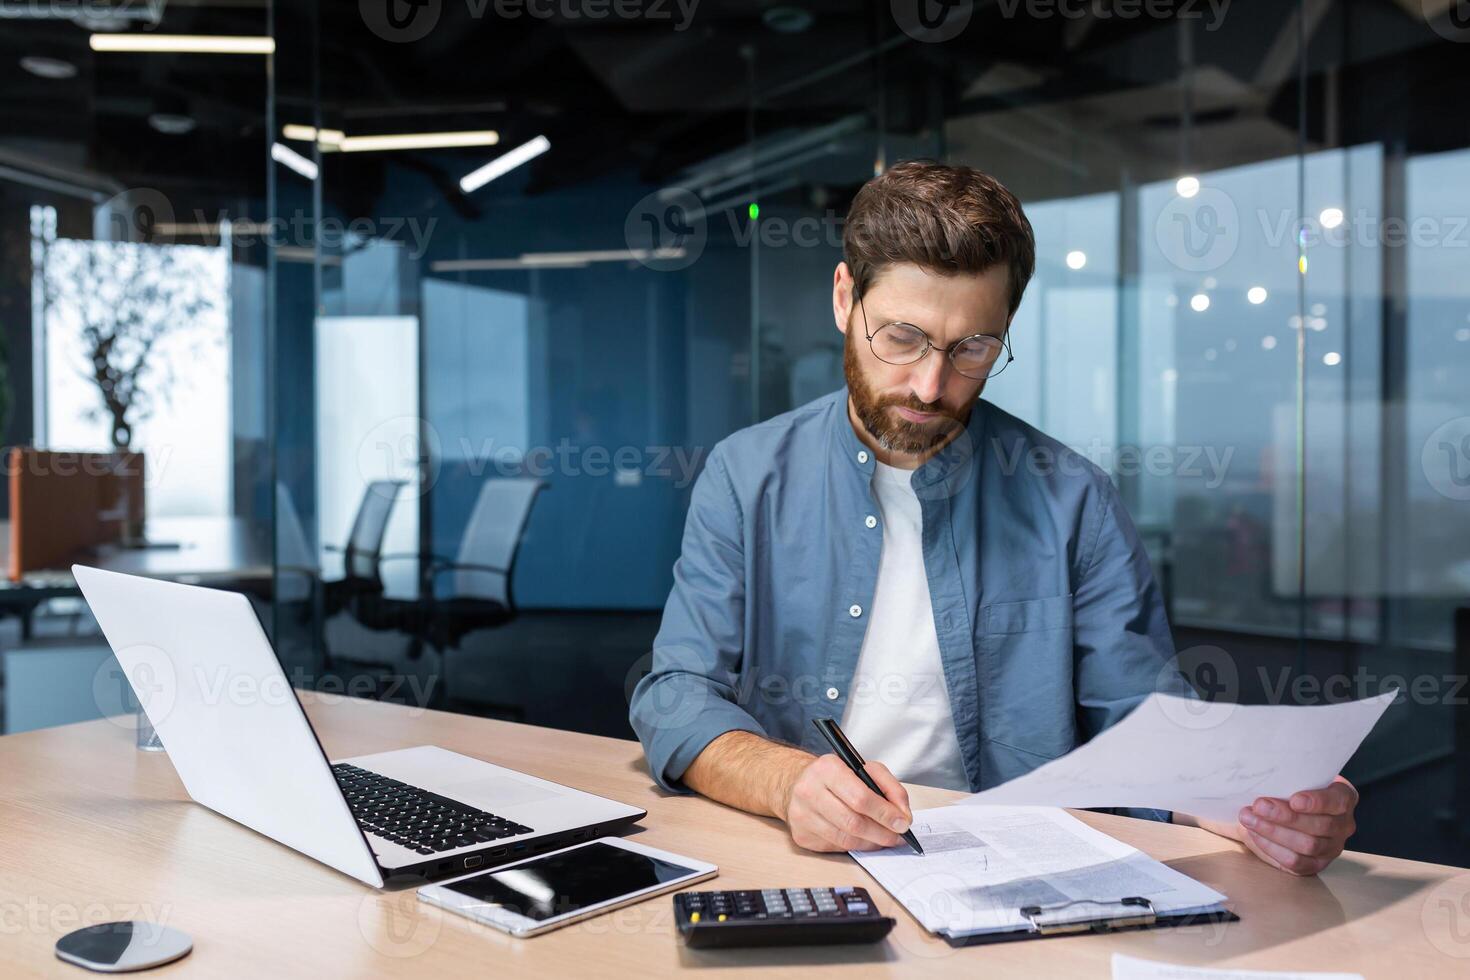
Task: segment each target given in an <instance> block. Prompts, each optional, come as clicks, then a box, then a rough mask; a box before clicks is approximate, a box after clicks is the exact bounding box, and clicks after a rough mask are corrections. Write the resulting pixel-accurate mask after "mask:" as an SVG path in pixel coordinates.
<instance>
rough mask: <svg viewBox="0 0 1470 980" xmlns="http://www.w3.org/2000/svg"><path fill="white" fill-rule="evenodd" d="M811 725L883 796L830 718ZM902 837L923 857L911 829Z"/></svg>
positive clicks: (865, 783) (864, 780)
mask: <svg viewBox="0 0 1470 980" xmlns="http://www.w3.org/2000/svg"><path fill="white" fill-rule="evenodd" d="M812 724H813V725H816V726H817V731H819V732H821V733H822V736H823V737H824V738H825V739H826V740H827V742H828V744H830V745H831V746H832V751H833V752H836V753H837V758H839V759H841V760H842V761H843V762H845V763H847V768H849V769H851V770H852V771H853V772H855V773H857V778H859V779H861V780H862V781H863V785H865V786H867V787H868V789H870V790H872V791H873V792H874V793H877V794H878V795H879V796H883V791H882V790H881V789H879V788H878V784H877V783H875V782H873V777H872V776H869V775H868V770H867V769H865V768H863V767H864V766H865V765H866V763H865V762H863V757H862V756H860V755H858V750H857V749H856V748H854V747H853V744H852V743H851V742H849V741H848V740H847V736H846V735H844V734H842V729H841V728H839V727H837V722H835V721H833V720H832V719H831V718H814V719H812ZM883 799H885V800H886V799H888V797H886V796H883ZM902 836H903V839H904V841H905V842H907V843H908V845H909V847H912V848H913V849H914V853H915V854H918V855H920V856H922V855H923V853H924V849H923V848H922V847H920V846H919V838H917V837H915V836H914V832H913V830H912V829H909V830H905V831H904V832H903V835H902Z"/></svg>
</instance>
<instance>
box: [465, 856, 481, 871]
mask: <svg viewBox="0 0 1470 980" xmlns="http://www.w3.org/2000/svg"><path fill="white" fill-rule="evenodd" d="M484 863H485V858H484V857H483V856H482V855H479V854H471V855H470V856H469V857H467V858H465V859H464V868H465V870H466V871H468V870H469V869H471V868H478V867H479V866H480V865H482V864H484Z"/></svg>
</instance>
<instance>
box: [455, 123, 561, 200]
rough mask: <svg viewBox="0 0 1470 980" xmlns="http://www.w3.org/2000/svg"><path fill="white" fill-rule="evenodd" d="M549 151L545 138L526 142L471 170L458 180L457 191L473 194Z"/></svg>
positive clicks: (549, 144)
mask: <svg viewBox="0 0 1470 980" xmlns="http://www.w3.org/2000/svg"><path fill="white" fill-rule="evenodd" d="M549 149H551V140H549V139H547V138H546V137H545V136H538V137H536V138H535V139H533V140H528V141H527V142H525V143H522V144H521V145H520V146H518V147H516V148H515V149H514V150H510V151H508V152H506V153H502V154H501V155H500V156H498V157H496V158H495V159H494V160H491V161H490V162H489V163H487V164H485V165H484V166H483V167H480V168H479V169H478V170H472V171H470V172H469V173H467V174H465V175H464V176H463V177H461V178H460V179H459V189H460V190H462V191H464V192H465V193H466V194H470V193H473V192H474V191H477V190H479V189H480V188H481V187H484V186H485V185H486V184H488V183H490V181H492V180H494V179H495V178H496V177H500V176H502V175H504V174H506V173H508V172H509V171H511V170H514V169H515V168H516V167H519V166H520V165H521V164H523V163H526V162H528V161H530V160H534V159H535V158H536V157H539V156H540V155H541V154H543V153H545V152H546V151H547V150H549Z"/></svg>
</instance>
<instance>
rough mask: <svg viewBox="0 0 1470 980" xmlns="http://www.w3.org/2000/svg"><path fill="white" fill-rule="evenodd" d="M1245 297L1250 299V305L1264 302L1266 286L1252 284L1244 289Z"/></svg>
mask: <svg viewBox="0 0 1470 980" xmlns="http://www.w3.org/2000/svg"><path fill="white" fill-rule="evenodd" d="M1245 298H1246V299H1248V300H1250V302H1251V305H1252V306H1260V305H1261V304H1262V303H1264V302H1266V287H1265V286H1252V287H1251V288H1250V289H1248V290H1246V294H1245Z"/></svg>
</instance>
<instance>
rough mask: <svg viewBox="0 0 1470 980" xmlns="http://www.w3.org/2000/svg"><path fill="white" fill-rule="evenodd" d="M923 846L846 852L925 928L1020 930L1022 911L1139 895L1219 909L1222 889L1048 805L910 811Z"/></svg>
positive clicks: (1105, 905)
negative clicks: (917, 850) (920, 849)
mask: <svg viewBox="0 0 1470 980" xmlns="http://www.w3.org/2000/svg"><path fill="white" fill-rule="evenodd" d="M912 829H913V831H914V833H915V835H917V836H918V838H919V843H920V844H921V845H922V846H923V848H924V853H923V855H918V854H915V853H914V852H913V851H912V850H910V849H909V846H908V845H907V844H902V845H900V846H898V847H893V848H888V849H887V850H882V851H867V852H861V851H853V852H851V853H852V856H853V857H854V858H856V859H857V862H858V863H859V864H861V865H862V866H863V868H864V869H865V870H867V872H868V873H869V874H871V875H872V876H873V877H874V878H876V879H877V880H878V883H879V884H880V885H882V886H883V887H884V888H885V889H886V890H887V891H888V893H889V894H890V895H892V896H893V897H894V899H896V900H897V901H898V902H900V903H901V904H902V905H903V906H904V908H906V909H908V910H909V912H910V914H912V915H913V916H914V918H916V919H918V920H919V923H920V924H921V925H922V926H923V927H924V928H925V929H928V930H929V931H930V932H933V933H937V934H939V935H944V936H951V937H956V938H958V937H962V936H973V935H980V934H983V933H994V932H1014V931H1017V930H1022V929H1025V930H1029V929H1030V928H1031V922H1030V920H1028V919H1027V918H1026V916H1024V915H1023V914H1022V912H1021V909H1022V908H1023V907H1025V906H1042V907H1043V908H1044V909H1047V910H1048V914H1049V915H1050V916H1051V917H1052V918H1053V919H1054V920H1055V918H1056V917H1057V916H1064V917H1067V918H1075V919H1077V920H1084V919H1096V918H1099V917H1104V916H1109V915H1117V914H1118V913H1119V911H1120V910H1119V909H1118V908H1117V907H1116V906H1117V902H1118V900H1119V899H1122V898H1129V897H1135V896H1136V897H1141V898H1146V899H1148V900H1149V901H1150V902H1151V903H1152V905H1153V909H1154V912H1155V914H1157V915H1182V914H1186V913H1191V912H1208V911H1216V910H1218V909H1220V908H1221V907H1222V906H1221V904H1220V903H1221V902H1223V901H1224V900H1225V896H1224V895H1221V894H1220V893H1219V892H1217V891H1215V890H1214V889H1212V888H1207V887H1206V886H1204V885H1202V884H1200V883H1199V882H1197V881H1195V880H1194V879H1192V878H1189V877H1187V876H1185V875H1183V874H1180V873H1179V872H1178V871H1175V870H1174V869H1172V868H1170V867H1168V866H1167V865H1164V864H1160V863H1159V862H1158V861H1155V860H1154V859H1153V858H1151V857H1149V856H1148V855H1146V854H1144V853H1143V852H1141V851H1139V850H1137V849H1136V848H1133V847H1130V846H1129V845H1127V844H1124V843H1123V842H1121V841H1118V840H1114V839H1113V838H1111V837H1109V836H1108V835H1107V834H1104V833H1101V832H1099V831H1096V830H1093V829H1092V828H1091V827H1089V826H1087V825H1086V824H1085V823H1083V822H1082V821H1080V820H1078V819H1077V818H1076V817H1073V816H1072V815H1071V814H1068V813H1065V812H1063V811H1061V810H1058V809H1055V808H1052V807H999V806H998V807H970V806H947V807H937V808H934V809H930V810H919V811H917V812H915V813H914V822H913V825H912Z"/></svg>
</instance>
